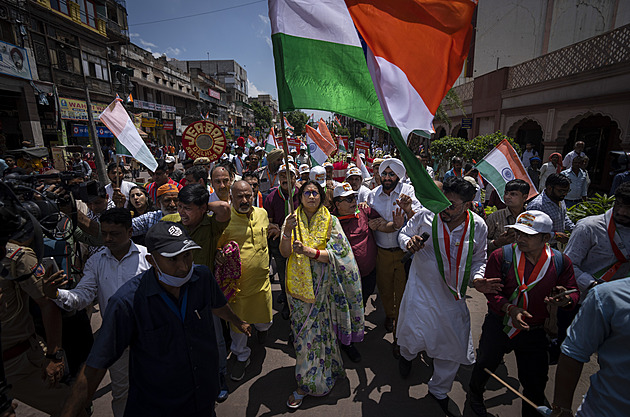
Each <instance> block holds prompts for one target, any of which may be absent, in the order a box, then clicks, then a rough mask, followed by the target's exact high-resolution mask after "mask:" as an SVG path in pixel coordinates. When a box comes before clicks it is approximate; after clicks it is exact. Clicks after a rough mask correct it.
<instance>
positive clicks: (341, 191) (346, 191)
mask: <svg viewBox="0 0 630 417" xmlns="http://www.w3.org/2000/svg"><path fill="white" fill-rule="evenodd" d="M356 193H357V192H356V191H354V190H353V189H352V186H351V185H350V184H348V183H347V182H342V183H341V184H339V185H338V186H336V187H335V191H333V198H337V197H345V196H347V195H350V194H356Z"/></svg>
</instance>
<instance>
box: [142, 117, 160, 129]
mask: <svg viewBox="0 0 630 417" xmlns="http://www.w3.org/2000/svg"><path fill="white" fill-rule="evenodd" d="M156 124H157V120H155V119H148V118H146V117H143V118H142V124H141V126H142V127H155V125H156Z"/></svg>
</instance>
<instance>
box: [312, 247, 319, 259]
mask: <svg viewBox="0 0 630 417" xmlns="http://www.w3.org/2000/svg"><path fill="white" fill-rule="evenodd" d="M315 250H316V251H317V252H315V256H314V257H313V259H318V258H319V254H320V252H319V249H315Z"/></svg>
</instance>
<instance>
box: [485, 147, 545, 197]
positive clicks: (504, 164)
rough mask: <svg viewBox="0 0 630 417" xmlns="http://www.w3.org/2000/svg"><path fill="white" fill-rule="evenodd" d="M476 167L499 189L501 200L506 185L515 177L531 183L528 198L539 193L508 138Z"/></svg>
mask: <svg viewBox="0 0 630 417" xmlns="http://www.w3.org/2000/svg"><path fill="white" fill-rule="evenodd" d="M476 167H477V169H478V170H479V174H480V175H482V176H483V177H484V178H485V179H486V181H488V182H489V183H490V184H492V186H493V187H494V189H495V190H497V194H499V197H500V198H501V201H503V194H504V193H505V185H506V184H507V183H508V181H511V180H514V179H521V180H524V181H526V182H527V183H528V184H529V196H528V197H527V199H530V198H534V197H536V196H537V195H538V191H536V187H534V184H533V183H532V180H531V178H529V175H528V174H527V170H525V167H524V166H523V163H522V162H521V159H520V158H519V157H518V155H517V154H516V151H515V150H514V148H513V147H512V145H510V142H508V141H507V139H503V140H502V141H501V142H499V144H498V145H497V146H496V147H495V148H494V149H493V150H491V151H490V152H489V153H488V154H487V155H486V156H484V158H483V159H482V160H481V161H479V163H478V164H477V165H476Z"/></svg>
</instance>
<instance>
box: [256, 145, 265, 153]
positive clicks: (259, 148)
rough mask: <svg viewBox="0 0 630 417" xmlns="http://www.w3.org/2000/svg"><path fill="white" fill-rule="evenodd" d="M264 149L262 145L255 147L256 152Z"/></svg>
mask: <svg viewBox="0 0 630 417" xmlns="http://www.w3.org/2000/svg"><path fill="white" fill-rule="evenodd" d="M263 150H264V149H263V148H261V147H260V146H256V147H255V148H254V152H260V151H263Z"/></svg>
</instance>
